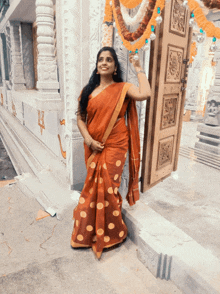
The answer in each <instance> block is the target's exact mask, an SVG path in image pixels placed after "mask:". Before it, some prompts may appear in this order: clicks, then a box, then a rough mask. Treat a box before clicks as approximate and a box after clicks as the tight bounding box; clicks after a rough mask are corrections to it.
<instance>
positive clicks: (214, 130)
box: [197, 123, 220, 136]
mask: <svg viewBox="0 0 220 294" xmlns="http://www.w3.org/2000/svg"><path fill="white" fill-rule="evenodd" d="M197 131H198V132H202V133H207V134H209V135H214V136H220V127H214V126H213V127H211V126H208V125H205V124H203V123H200V124H198V127H197Z"/></svg>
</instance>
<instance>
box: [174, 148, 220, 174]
mask: <svg viewBox="0 0 220 294" xmlns="http://www.w3.org/2000/svg"><path fill="white" fill-rule="evenodd" d="M179 155H181V156H184V157H186V158H189V159H192V160H195V161H196V162H200V163H202V164H205V165H207V166H210V167H212V168H215V169H218V170H220V156H218V155H216V156H215V155H214V154H212V153H210V152H207V151H203V150H200V149H197V148H191V147H185V146H181V147H180V152H179Z"/></svg>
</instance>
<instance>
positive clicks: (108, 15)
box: [103, 0, 113, 23]
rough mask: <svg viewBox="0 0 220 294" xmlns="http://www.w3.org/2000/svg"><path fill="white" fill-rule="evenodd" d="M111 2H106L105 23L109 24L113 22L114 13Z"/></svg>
mask: <svg viewBox="0 0 220 294" xmlns="http://www.w3.org/2000/svg"><path fill="white" fill-rule="evenodd" d="M110 1H111V0H106V2H105V16H104V20H103V23H106V22H107V23H109V22H113V12H112V6H111V5H110Z"/></svg>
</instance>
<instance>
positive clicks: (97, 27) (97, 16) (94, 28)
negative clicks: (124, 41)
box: [89, 0, 105, 75]
mask: <svg viewBox="0 0 220 294" xmlns="http://www.w3.org/2000/svg"><path fill="white" fill-rule="evenodd" d="M104 8H105V1H104V0H96V1H90V4H89V26H90V36H89V54H90V58H89V71H90V75H91V73H92V71H93V70H94V69H95V62H96V56H97V53H98V51H99V50H100V49H101V47H102V46H101V43H102V22H103V17H104Z"/></svg>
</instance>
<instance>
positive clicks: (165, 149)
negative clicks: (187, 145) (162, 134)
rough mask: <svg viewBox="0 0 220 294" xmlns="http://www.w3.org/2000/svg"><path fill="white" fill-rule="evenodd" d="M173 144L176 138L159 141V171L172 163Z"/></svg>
mask: <svg viewBox="0 0 220 294" xmlns="http://www.w3.org/2000/svg"><path fill="white" fill-rule="evenodd" d="M173 142H174V136H171V137H168V138H165V139H162V140H160V141H159V146H158V162H157V169H160V168H163V167H164V166H166V165H168V164H171V163H172V157H173Z"/></svg>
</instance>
